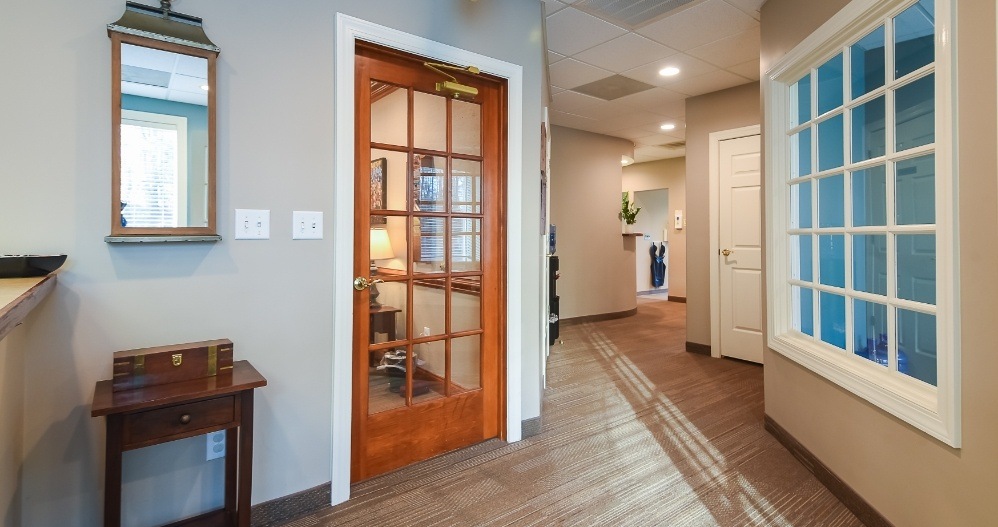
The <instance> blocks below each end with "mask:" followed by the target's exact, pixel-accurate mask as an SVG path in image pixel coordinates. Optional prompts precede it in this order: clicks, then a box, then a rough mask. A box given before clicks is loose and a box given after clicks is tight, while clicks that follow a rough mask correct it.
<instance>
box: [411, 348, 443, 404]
mask: <svg viewBox="0 0 998 527" xmlns="http://www.w3.org/2000/svg"><path fill="white" fill-rule="evenodd" d="M413 349H415V350H416V354H415V355H414V357H413V358H414V359H415V365H414V368H413V371H412V404H420V403H425V402H427V401H432V400H434V399H440V398H442V397H443V396H444V393H445V392H444V379H445V377H446V372H447V341H444V340H437V341H434V342H426V343H423V344H415V345H413Z"/></svg>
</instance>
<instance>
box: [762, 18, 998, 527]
mask: <svg viewBox="0 0 998 527" xmlns="http://www.w3.org/2000/svg"><path fill="white" fill-rule="evenodd" d="M843 5H845V2H844V1H842V0H835V1H830V2H800V1H798V0H769V2H767V3H766V5H765V6H764V7H763V9H762V50H763V67H764V68H765V67H766V65H772V64H773V63H774V62H775V61H777V60H779V58H780V57H782V56H783V55H784V53H786V52H787V51H788V50H789V49H791V48H792V47H793V46H794V45H795V44H796V43H797V42H798V41H800V40H801V39H802V38H803V37H805V36H806V35H807V34H808V33H809V32H811V31H813V30H814V29H815V28H817V27H818V26H819V25H821V24H822V23H823V22H824V21H825V20H826V19H827V18H828V17H829V16H831V15H832V14H834V12H835V11H836V10H837V9H838V8H840V7H841V6H843ZM958 5H959V7H960V8H961V10H960V12H959V15H958V20H957V23H956V27H957V28H958V33H956V37H955V38H956V42H957V43H958V44H957V45H958V49H959V50H960V51H959V59H958V67H957V70H958V71H959V72H960V74H959V75H960V78H959V90H958V97H959V108H960V109H959V115H958V119H957V120H958V122H959V137H960V144H959V145H958V151H959V152H958V156H959V164H960V172H959V174H958V178H959V196H960V197H959V205H958V207H959V222H960V239H961V242H960V245H961V249H960V254H959V258H960V281H961V283H962V286H961V287H960V296H961V298H960V314H961V315H960V316H961V318H962V320H961V330H960V336H961V339H962V347H961V349H962V362H963V364H962V370H961V371H962V384H963V388H962V393H963V404H962V416H963V426H962V431H963V448H961V449H952V448H949V447H947V446H945V445H943V444H942V443H940V442H939V441H936V440H934V439H932V438H930V437H928V436H926V435H925V434H923V433H921V432H919V431H917V430H915V429H914V428H912V427H911V426H909V425H907V424H904V423H903V422H901V421H899V420H898V419H896V418H894V417H892V416H890V415H888V414H886V413H885V412H883V411H881V410H879V409H877V408H875V407H873V406H871V405H870V404H868V403H866V402H864V401H862V400H860V399H859V398H857V397H855V396H853V395H851V394H849V393H847V392H845V391H844V390H842V389H840V388H838V387H837V386H835V385H833V384H831V383H829V382H828V381H825V380H823V379H822V378H819V377H818V376H816V375H814V374H812V373H810V372H809V371H808V370H805V369H804V368H802V367H800V366H798V365H796V363H793V362H791V361H789V360H787V359H785V358H783V357H782V356H780V355H779V354H777V353H775V352H773V351H772V350H768V351H767V353H766V359H765V360H766V369H765V376H766V381H765V386H766V394H765V396H766V413H767V414H768V415H769V416H771V417H772V418H773V419H775V420H776V421H777V422H778V423H779V424H780V425H782V426H783V427H784V428H786V429H787V430H788V431H789V432H790V433H791V434H792V435H793V436H794V437H796V438H797V439H798V440H799V441H800V442H801V443H803V444H804V445H805V446H806V447H807V448H808V449H809V450H811V451H812V452H813V453H814V454H815V455H817V457H818V458H819V459H821V460H822V462H824V463H825V464H826V465H828V466H829V467H830V468H831V469H832V471H834V472H835V473H836V474H837V475H838V476H839V477H840V478H842V479H843V480H844V481H845V482H846V483H847V484H848V485H849V486H851V487H852V488H853V489H855V490H856V491H857V492H859V493H860V494H861V495H862V496H863V497H864V498H865V499H866V500H867V501H868V502H870V503H871V504H872V505H873V506H874V507H875V508H876V509H877V510H879V511H880V512H881V513H882V514H883V515H884V516H886V517H887V519H888V520H890V521H891V522H892V523H894V525H897V526H899V527H901V526H904V527H908V526H911V527H922V526H924V527H937V526H943V525H945V526H949V525H954V526H956V525H959V526H963V525H994V524H995V518H996V517H998V516H996V512H995V505H994V493H995V489H996V488H998V412H996V411H995V401H998V383H996V382H995V380H994V377H995V372H996V371H998V354H996V353H995V343H996V342H998V324H995V314H996V311H995V304H994V299H995V298H996V297H998V273H995V270H994V265H995V262H996V261H998V229H996V224H995V217H996V215H998V181H996V176H995V174H996V173H998V166H996V159H995V154H994V152H995V144H996V143H998V134H996V114H998V107H996V102H995V101H996V96H998V94H996V90H995V77H996V71H995V61H996V56H995V47H996V39H995V4H994V3H993V2H973V3H971V2H959V3H958Z"/></svg>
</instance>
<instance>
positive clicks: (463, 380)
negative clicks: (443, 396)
mask: <svg viewBox="0 0 998 527" xmlns="http://www.w3.org/2000/svg"><path fill="white" fill-rule="evenodd" d="M450 357H451V359H450V360H451V370H450V381H451V391H450V393H451V395H457V394H460V393H463V392H467V391H470V390H476V389H478V388H481V387H482V337H481V336H479V335H473V336H471V337H461V338H458V339H454V340H453V341H451V352H450Z"/></svg>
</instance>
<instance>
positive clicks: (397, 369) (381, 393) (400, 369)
mask: <svg viewBox="0 0 998 527" xmlns="http://www.w3.org/2000/svg"><path fill="white" fill-rule="evenodd" d="M405 355H406V348H405V346H399V347H396V348H392V349H389V350H382V351H378V352H372V353H371V360H372V364H371V366H370V368H369V369H368V375H367V413H368V414H377V413H381V412H385V411H388V410H394V409H396V408H401V407H403V406H405V389H404V388H405V379H406V376H405V369H406V366H405V364H406V361H405Z"/></svg>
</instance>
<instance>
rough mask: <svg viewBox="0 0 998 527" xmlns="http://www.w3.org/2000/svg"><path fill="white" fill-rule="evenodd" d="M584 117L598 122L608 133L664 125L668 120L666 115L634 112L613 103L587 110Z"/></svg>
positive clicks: (627, 107)
mask: <svg viewBox="0 0 998 527" xmlns="http://www.w3.org/2000/svg"><path fill="white" fill-rule="evenodd" d="M584 115H585V116H586V117H590V118H593V119H596V120H598V121H599V122H600V123H601V124H602V125H603V128H604V129H606V130H608V131H615V130H623V129H625V128H635V127H638V126H642V125H647V124H653V123H662V122H664V121H666V120H667V119H668V117H666V116H664V115H659V114H656V113H651V112H644V111H641V110H634V109H632V108H630V107H629V106H624V105H621V104H612V103H611V104H607V105H606V106H600V107H592V108H587V109H586V111H585V113H584Z"/></svg>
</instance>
